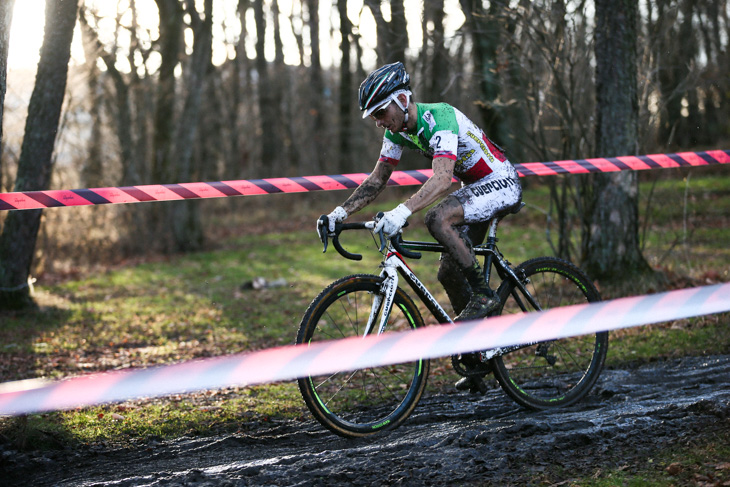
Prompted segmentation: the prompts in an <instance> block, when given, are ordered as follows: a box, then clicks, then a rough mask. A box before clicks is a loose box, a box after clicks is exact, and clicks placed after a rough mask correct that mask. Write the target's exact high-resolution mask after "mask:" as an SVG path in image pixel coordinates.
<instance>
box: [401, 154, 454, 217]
mask: <svg viewBox="0 0 730 487" xmlns="http://www.w3.org/2000/svg"><path fill="white" fill-rule="evenodd" d="M455 165H456V161H455V160H453V159H451V158H448V157H434V159H433V176H431V177H430V178H428V180H427V181H426V182H425V183H423V186H421V188H420V189H419V190H418V191H417V192H416V194H414V195H413V196H411V197H410V198H409V199H408V201H406V202H405V205H406V207H408V209H409V210H411V213H415V212H417V211H421V210H422V209H424V208H426V207H427V206H429V205H431V204H433V203H435V202H437V201H438V200H439V199H441V197H442V196H444V194H445V193H447V192H448V191H449V189H450V188H451V179H452V178H453V176H454V166H455Z"/></svg>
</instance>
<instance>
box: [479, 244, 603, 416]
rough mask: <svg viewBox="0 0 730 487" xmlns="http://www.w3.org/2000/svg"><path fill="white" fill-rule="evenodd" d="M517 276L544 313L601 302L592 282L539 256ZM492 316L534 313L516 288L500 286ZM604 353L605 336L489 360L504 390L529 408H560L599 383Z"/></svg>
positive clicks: (559, 341)
mask: <svg viewBox="0 0 730 487" xmlns="http://www.w3.org/2000/svg"><path fill="white" fill-rule="evenodd" d="M516 272H517V276H518V277H520V279H521V280H522V282H523V283H524V284H525V286H526V287H527V289H528V291H529V292H530V293H531V294H532V296H533V297H534V298H535V299H536V301H537V302H538V304H539V305H540V307H541V308H542V309H543V310H548V309H551V308H558V307H561V306H570V305H574V304H583V303H587V302H594V301H600V300H601V296H600V294H599V293H598V290H597V289H596V288H595V286H594V285H593V283H592V282H591V280H590V279H589V278H588V277H587V276H586V275H585V274H584V273H583V272H582V271H581V270H580V269H579V268H577V267H576V266H574V265H573V264H571V263H569V262H567V261H564V260H561V259H557V258H553V257H538V258H536V259H531V260H528V261H527V262H524V263H523V264H521V265H520V266H519V267H518V268H517V269H516ZM498 293H499V297H500V299H501V301H502V308H501V310H500V311H499V312H498V313H496V314H511V313H522V312H525V311H534V309H533V308H532V307H531V306H530V304H529V303H528V302H527V300H526V299H525V297H524V296H523V295H522V293H521V292H520V290H519V289H517V288H515V286H514V284H513V283H511V282H509V281H505V282H503V283H502V285H501V286H500V288H499V290H498ZM607 350H608V332H600V333H596V334H593V335H584V336H577V337H569V338H561V339H557V340H549V341H545V342H540V343H538V344H535V345H530V346H526V347H522V348H520V349H518V350H515V351H513V352H509V353H506V354H504V355H501V356H498V357H495V358H494V359H492V365H493V370H494V375H495V377H496V378H497V381H499V384H500V386H502V389H504V391H505V392H506V393H507V394H508V395H509V396H510V397H511V398H512V399H514V400H515V401H516V402H517V403H518V404H520V405H522V406H525V407H528V408H532V409H549V408H556V407H564V406H568V405H570V404H573V403H575V402H576V401H578V400H580V399H581V398H583V397H584V396H585V395H586V394H588V392H589V391H590V390H591V388H592V387H593V386H594V385H595V383H596V381H597V380H598V377H599V375H600V374H601V370H602V369H603V364H604V361H605V359H606V352H607Z"/></svg>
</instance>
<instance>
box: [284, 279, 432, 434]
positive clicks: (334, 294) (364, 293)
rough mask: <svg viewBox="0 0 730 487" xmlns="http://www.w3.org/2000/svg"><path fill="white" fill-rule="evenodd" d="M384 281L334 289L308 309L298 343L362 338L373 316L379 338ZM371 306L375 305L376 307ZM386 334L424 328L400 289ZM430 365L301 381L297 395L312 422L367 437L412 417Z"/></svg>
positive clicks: (341, 283) (338, 284)
mask: <svg viewBox="0 0 730 487" xmlns="http://www.w3.org/2000/svg"><path fill="white" fill-rule="evenodd" d="M382 282H383V278H382V277H378V276H374V275H354V276H348V277H344V278H342V279H340V280H338V281H335V282H334V283H332V284H330V285H329V286H328V287H327V288H325V289H324V291H322V292H321V293H320V294H319V296H317V298H316V299H315V300H314V301H312V304H310V305H309V308H308V309H307V311H306V313H305V314H304V317H303V318H302V322H301V325H300V327H299V333H298V334H297V343H314V342H318V341H325V340H334V339H341V338H348V337H353V336H359V337H362V336H363V335H364V333H365V326H366V324H367V322H368V317H369V316H370V314H371V312H372V313H374V314H376V315H377V316H376V318H377V319H376V321H375V324H374V326H373V328H374V330H373V331H372V333H377V328H378V326H379V323H380V314H381V312H382V309H380V308H382V306H378V304H377V303H378V301H375V300H376V298H377V297H378V296H381V294H380V293H381V290H380V289H381V284H382ZM373 302H376V305H375V306H373ZM387 323H388V324H387V328H386V331H405V330H408V329H414V328H418V327H420V326H423V319H422V318H421V314H420V312H419V311H418V308H417V307H416V305H415V304H414V303H413V301H412V300H411V298H410V297H409V296H408V295H407V294H406V293H405V292H404V291H403V290H402V289H400V288H398V289H397V291H396V294H395V300H394V305H393V308H392V310H391V312H390V317H389V319H388V322H387ZM428 371H429V362H428V360H417V361H415V362H409V363H405V364H397V365H387V366H383V367H370V368H367V369H361V370H355V371H347V370H343V371H341V372H335V373H333V374H328V375H323V376H317V377H306V378H301V379H299V390H300V391H301V393H302V397H303V398H304V401H305V402H306V404H307V407H308V408H309V410H310V411H311V412H312V414H313V415H314V417H315V418H316V419H317V420H318V421H319V422H320V423H321V424H322V425H323V426H325V427H326V428H327V429H329V430H330V431H332V432H334V433H336V434H338V435H340V436H344V437H350V438H352V437H363V436H369V435H372V434H375V433H378V432H381V431H385V430H388V429H393V428H395V427H397V426H399V425H400V424H401V423H402V422H403V421H405V419H406V418H408V416H409V415H410V414H411V412H412V411H413V409H414V408H415V407H416V404H417V403H418V400H419V399H420V398H421V395H422V394H423V390H424V388H425V387H426V378H427V377H428Z"/></svg>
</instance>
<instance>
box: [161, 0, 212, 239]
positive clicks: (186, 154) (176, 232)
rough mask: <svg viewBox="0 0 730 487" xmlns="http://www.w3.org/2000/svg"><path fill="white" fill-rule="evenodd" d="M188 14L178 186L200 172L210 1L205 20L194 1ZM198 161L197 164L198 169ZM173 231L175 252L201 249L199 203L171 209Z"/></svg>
mask: <svg viewBox="0 0 730 487" xmlns="http://www.w3.org/2000/svg"><path fill="white" fill-rule="evenodd" d="M186 3H187V7H188V8H187V11H188V14H189V15H190V17H191V20H192V24H193V33H194V36H195V37H194V43H193V54H192V58H191V60H190V65H189V66H188V76H187V80H186V83H185V88H186V94H185V106H184V107H183V111H182V115H181V116H180V122H179V125H178V130H177V136H176V137H175V145H174V149H173V154H174V157H173V160H174V161H175V162H176V172H177V174H176V179H175V181H177V182H190V181H191V180H192V179H197V176H199V174H200V171H197V170H196V169H198V168H197V167H195V166H196V164H195V162H196V161H195V160H194V158H193V147H194V144H195V140H196V134H197V132H198V119H199V118H200V106H201V102H202V95H203V89H204V87H205V75H206V73H207V71H208V66H209V65H210V59H211V48H212V43H213V0H205V3H204V8H205V11H204V15H205V18H204V19H202V20H201V19H200V16H199V15H198V11H197V10H196V9H195V0H186ZM200 162H201V161H197V163H198V165H199V164H200ZM171 222H172V231H173V236H174V239H175V242H174V245H175V250H182V251H190V250H198V249H200V248H201V247H202V246H203V240H204V236H203V225H202V222H201V219H200V201H180V202H177V203H176V204H175V206H173V207H172V211H171Z"/></svg>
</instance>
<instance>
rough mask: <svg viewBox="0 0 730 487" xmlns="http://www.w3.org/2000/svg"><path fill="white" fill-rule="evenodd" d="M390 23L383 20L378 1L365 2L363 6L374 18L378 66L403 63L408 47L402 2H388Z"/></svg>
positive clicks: (393, 0) (396, 0) (395, 0)
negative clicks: (366, 7)
mask: <svg viewBox="0 0 730 487" xmlns="http://www.w3.org/2000/svg"><path fill="white" fill-rule="evenodd" d="M388 3H390V13H391V20H390V22H389V21H387V20H385V17H384V16H383V11H382V10H381V2H380V0H365V4H366V5H367V6H368V8H369V9H370V11H371V12H372V14H373V17H374V18H375V25H376V28H377V45H378V47H377V51H378V65H383V64H388V63H394V62H396V61H400V62H405V60H406V48H407V47H408V31H407V30H406V22H405V8H404V7H403V0H389V1H388Z"/></svg>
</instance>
